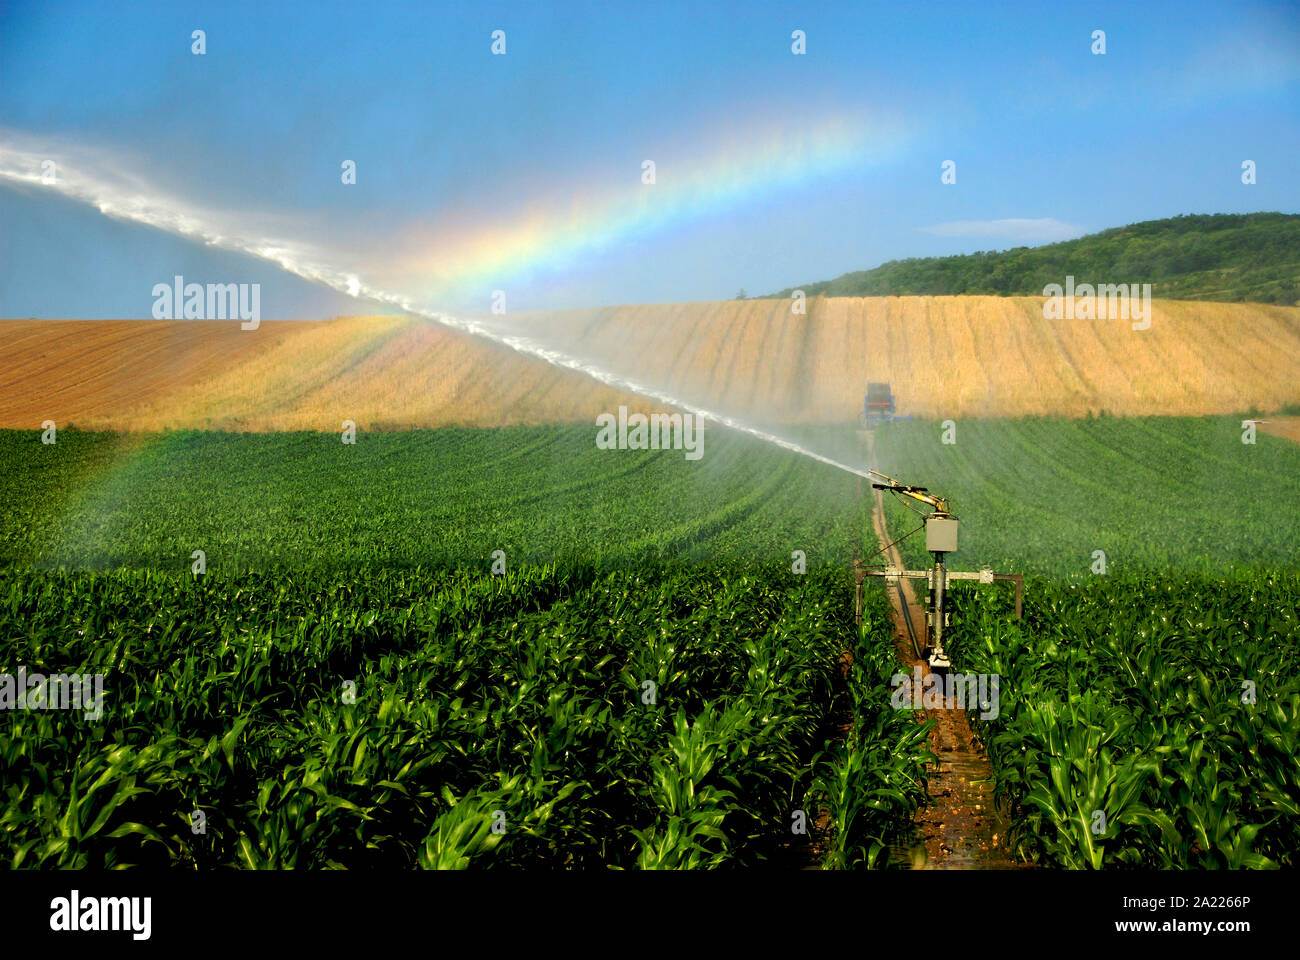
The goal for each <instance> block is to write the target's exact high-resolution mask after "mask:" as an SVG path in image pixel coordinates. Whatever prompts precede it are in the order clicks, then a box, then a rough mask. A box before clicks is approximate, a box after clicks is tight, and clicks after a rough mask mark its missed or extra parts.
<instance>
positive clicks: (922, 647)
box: [853, 469, 1025, 670]
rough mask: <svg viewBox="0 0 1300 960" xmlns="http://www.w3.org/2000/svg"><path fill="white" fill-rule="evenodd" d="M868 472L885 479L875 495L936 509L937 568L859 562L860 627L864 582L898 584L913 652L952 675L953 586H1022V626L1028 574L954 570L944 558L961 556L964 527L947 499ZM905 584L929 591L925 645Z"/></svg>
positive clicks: (930, 523)
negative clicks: (920, 584)
mask: <svg viewBox="0 0 1300 960" xmlns="http://www.w3.org/2000/svg"><path fill="white" fill-rule="evenodd" d="M867 472H868V473H870V474H871V475H872V476H873V477H878V478H879V480H878V481H873V482H872V484H871V486H872V487H874V488H875V489H877V490H888V491H890V492H891V493H894V494H895V495H898V496H905V497H909V498H911V499H913V500H916V501H918V502H920V503H924V504H926V505H927V506H929V507H931V512H930V513H929V514H928V515H924V517H925V522H924V524H923V526H924V528H925V548H926V550H927V551H929V553H930V556H931V557H933V558H934V564H933V566H931V567H930V568H929V569H928V570H906V569H902V568H899V567H896V566H894V565H892V564H889V563H886V564H885V565H883V566H867V565H866V564H864V563H863V562H862V561H861V560H854V561H853V572H854V580H855V587H856V597H855V608H854V611H855V619H856V621H857V623H858V624H859V625H860V624H861V623H862V584H863V582H864V581H865V580H866V578H867V577H884V578H885V583H886V584H887V585H888V584H891V583H892V584H894V587H895V589H897V590H898V594H899V601H900V602H901V603H902V607H903V616H904V621H905V622H906V623H907V629H908V633H909V634H910V635H911V639H912V650H913V651H914V652H915V653H916V656H917V659H919V660H927V661H928V662H929V665H930V669H931V670H947V669H948V668H950V667H951V666H952V663H951V661H950V660H949V659H948V654H947V653H946V652H945V651H944V648H943V630H944V627H946V626H949V624H950V622H951V616H952V614H951V612H950V611H948V610H947V609H945V604H944V600H945V599H946V597H947V594H948V584H949V583H950V582H951V581H953V580H975V581H978V582H979V583H993V582H994V581H996V580H1010V581H1012V582H1013V583H1015V585H1016V619H1017V620H1019V619H1020V618H1021V611H1022V609H1023V596H1024V585H1025V577H1024V574H1021V573H994V572H993V570H992V569H991V568H989V567H985V568H983V569H981V570H949V569H948V568H947V565H946V564H945V563H944V557H945V555H946V554H949V553H955V552H956V550H957V525H958V521H957V518H956V517H955V516H953V514H952V513H951V512H950V511H949V509H948V500H947V498H946V497H938V496H935V495H933V494H931V493H929V492H928V491H927V489H926V488H925V487H918V486H915V485H913V484H907V483H903V482H901V481H899V480H895V479H894V478H893V477H891V476H888V475H886V474H883V473H881V472H880V471H879V470H870V469H869V470H868V471H867ZM920 530H921V527H917V528H916V530H913V531H911V532H910V533H906V534H904V535H903V536H901V537H899V538H898V539H897V540H894V541H892V542H891V543H889V544H886V545H885V546H884V547H882V548H881V549H880V550H879V551H878V552H877V553H876V554H875V556H879V555H880V554H881V553H884V552H885V551H886V550H888V549H889V548H890V547H892V546H894V545H895V544H898V543H901V542H902V541H904V540H906V539H907V538H908V537H910V536H912V535H913V534H915V533H918V532H919V531H920ZM903 579H908V580H925V581H926V583H927V586H928V590H927V593H926V603H925V627H926V636H925V637H922V638H921V641H920V642H919V643H918V640H917V636H916V634H915V632H914V630H913V628H912V618H911V617H910V616H908V615H907V599H906V597H904V596H903V590H902V586H901V584H900V581H901V580H903Z"/></svg>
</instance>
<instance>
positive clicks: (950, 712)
mask: <svg viewBox="0 0 1300 960" xmlns="http://www.w3.org/2000/svg"><path fill="white" fill-rule="evenodd" d="M868 449H869V450H870V439H868ZM872 462H874V460H873V461H872ZM872 493H873V495H874V505H873V508H872V512H871V520H872V525H873V526H874V528H875V532H876V538H877V540H879V542H880V546H881V547H884V546H885V544H887V543H889V542H890V539H891V538H890V536H889V531H888V529H887V526H886V523H885V508H884V500H883V494H882V493H881V492H880V491H879V490H873V491H872ZM886 557H887V559H888V562H889V563H890V565H891V566H895V567H898V568H900V569H901V568H902V567H903V566H904V564H903V559H902V556H901V555H900V554H899V551H898V548H897V547H896V546H893V547H890V548H889V549H888V550H887V551H886ZM900 582H901V585H902V589H903V595H904V597H905V599H906V606H904V604H903V603H902V602H901V601H900V600H899V597H898V593H897V591H896V590H894V589H889V590H888V591H887V594H888V596H889V600H890V605H891V608H892V610H893V618H894V638H895V642H896V646H897V650H898V658H899V660H900V661H902V662H903V663H904V664H905V665H906V669H907V672H908V673H909V674H910V673H913V671H914V670H916V668H918V667H919V668H920V669H921V676H922V677H923V678H924V677H928V676H931V675H932V674H931V671H930V668H929V665H928V664H927V663H926V662H925V661H924V660H921V659H918V658H917V656H916V654H915V653H914V652H913V650H912V642H911V638H910V635H909V633H908V629H907V620H906V619H905V618H908V617H910V618H911V623H912V629H913V630H915V631H916V633H917V635H918V636H920V637H924V636H925V632H924V631H925V608H924V606H923V604H922V603H921V602H920V601H918V600H917V598H916V591H915V590H914V589H913V587H912V582H911V581H910V580H902V581H900ZM931 718H933V719H934V720H935V721H936V725H935V728H934V730H932V731H931V733H930V748H931V749H932V750H933V751H934V752H935V754H936V755H937V756H938V757H939V762H938V763H937V764H936V765H935V766H934V767H933V768H932V769H931V770H929V771H928V777H929V781H928V784H927V792H928V794H929V801H928V802H927V803H926V805H925V806H923V807H922V808H921V809H920V810H919V811H918V812H917V815H916V837H915V842H916V843H918V844H920V845H921V846H923V847H924V850H925V858H924V860H923V861H920V862H917V861H919V860H920V858H915V857H914V858H913V865H914V867H915V868H916V869H923V870H963V869H965V870H1008V869H1017V868H1022V867H1024V866H1026V865H1025V864H1023V863H1020V862H1017V861H1014V860H1012V859H1011V858H1010V855H1009V853H1008V851H1007V850H1006V849H1005V848H1003V847H1000V846H999V844H1000V843H1003V842H1004V838H1005V837H1006V823H1005V819H1004V818H1003V817H1002V816H1001V815H1000V813H999V811H998V810H997V808H996V805H995V802H994V796H993V786H992V783H991V782H990V778H991V777H992V768H991V767H990V766H989V761H988V758H987V757H986V756H985V755H984V750H983V747H982V746H981V745H980V743H979V740H978V739H977V738H976V737H975V735H974V734H973V733H972V731H971V727H970V722H969V720H968V719H967V717H966V711H965V710H961V709H942V710H929V711H925V713H924V719H931Z"/></svg>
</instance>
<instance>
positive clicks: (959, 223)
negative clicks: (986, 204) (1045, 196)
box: [917, 217, 1084, 244]
mask: <svg viewBox="0 0 1300 960" xmlns="http://www.w3.org/2000/svg"><path fill="white" fill-rule="evenodd" d="M917 229H919V230H921V231H922V232H923V233H932V234H934V235H935V236H936V237H988V238H991V239H997V240H1009V241H1011V242H1013V243H1016V244H1030V243H1055V242H1056V241H1058V240H1073V239H1074V238H1075V237H1081V236H1083V234H1084V230H1083V229H1082V228H1081V227H1076V226H1074V225H1072V224H1069V223H1062V222H1061V221H1060V220H1053V219H1052V218H1051V217H1041V218H1039V219H1037V220H1030V219H1024V218H1017V219H1011V220H954V221H952V222H951V223H937V224H935V225H934V226H932V227H918V228H917Z"/></svg>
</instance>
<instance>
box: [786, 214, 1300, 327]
mask: <svg viewBox="0 0 1300 960" xmlns="http://www.w3.org/2000/svg"><path fill="white" fill-rule="evenodd" d="M1066 275H1072V276H1074V277H1075V278H1076V279H1077V280H1079V281H1087V282H1104V283H1134V282H1138V283H1150V284H1152V286H1153V291H1152V292H1153V295H1154V296H1157V297H1162V298H1165V299H1174V300H1213V301H1253V302H1257V303H1278V304H1295V303H1297V302H1300V215H1295V214H1282V213H1251V214H1240V215H1238V214H1214V215H1200V214H1196V215H1190V216H1181V217H1172V218H1169V219H1166V220H1148V221H1145V222H1143V223H1135V224H1131V225H1129V226H1127V227H1117V228H1115V229H1112V230H1103V231H1102V232H1101V233H1094V234H1090V235H1088V236H1086V237H1079V238H1078V239H1076V240H1066V241H1064V242H1061V243H1052V244H1048V245H1046V246H1042V247H1016V248H1014V249H1012V250H1003V251H1000V252H986V253H972V254H966V255H963V256H955V257H922V258H913V259H908V260H891V261H889V262H888V263H885V264H881V265H880V266H878V267H876V268H874V269H871V270H859V271H856V272H853V273H846V274H844V275H843V276H840V277H836V278H835V279H834V280H823V281H820V282H818V283H808V284H804V285H802V286H801V287H799V288H798V289H801V290H803V291H804V293H805V294H807V295H808V296H814V295H817V294H821V295H825V296H831V297H880V296H906V295H926V294H931V295H938V296H948V295H959V294H996V295H1000V296H1041V295H1042V292H1043V288H1044V287H1045V286H1046V285H1047V284H1049V283H1064V282H1065V277H1066ZM794 289H795V288H793V287H791V288H789V289H787V290H783V291H781V292H780V293H777V294H773V296H775V297H788V296H790V295H791V293H792V292H793V290H794Z"/></svg>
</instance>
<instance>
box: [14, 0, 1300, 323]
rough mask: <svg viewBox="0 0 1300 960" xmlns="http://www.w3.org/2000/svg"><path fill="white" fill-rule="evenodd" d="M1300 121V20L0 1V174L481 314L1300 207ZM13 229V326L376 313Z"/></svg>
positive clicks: (128, 236)
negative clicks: (168, 301)
mask: <svg viewBox="0 0 1300 960" xmlns="http://www.w3.org/2000/svg"><path fill="white" fill-rule="evenodd" d="M194 29H203V30H205V31H206V42H207V53H206V54H205V55H203V56H195V55H193V54H192V53H191V39H190V36H191V32H192V31H193V30H194ZM495 29H501V30H504V31H505V32H506V42H507V53H506V55H505V56H499V57H498V56H493V55H492V54H491V51H490V44H491V36H490V35H491V33H492V31H493V30H495ZM795 29H801V30H803V31H805V33H806V36H807V53H806V54H805V55H803V56H794V55H793V54H792V53H791V50H790V44H791V39H790V34H791V31H793V30H795ZM1097 29H1101V30H1104V31H1105V32H1106V47H1107V50H1106V54H1105V55H1104V56H1095V55H1093V54H1092V53H1091V51H1090V46H1091V43H1092V41H1091V34H1092V31H1094V30H1097ZM1297 117H1300V5H1297V4H1223V3H1218V4H1197V3H1176V4H1143V5H1137V6H1136V7H1135V5H1131V4H1083V5H1072V6H1070V7H1069V8H1068V9H1062V8H1058V7H1057V5H1055V4H1044V3H1026V4H964V3H962V4H939V5H934V4H920V3H916V4H911V3H909V4H858V3H854V4H848V3H846V4H805V3H798V4H794V3H790V4H762V3H757V4H754V3H746V4H727V3H709V4H703V3H701V4H668V3H644V4H636V5H633V4H577V3H562V4H541V3H517V4H490V3H489V4H473V3H465V4H396V3H393V4H382V3H376V4H365V5H362V4H351V3H348V4H330V3H310V4H308V3H301V4H298V3H291V4H275V3H254V4H239V3H223V4H186V3H168V4H131V3H124V4H113V5H104V4H59V3H31V4H27V3H12V4H9V5H6V6H3V7H0V149H3V147H4V145H5V143H6V141H8V142H9V143H10V144H13V143H21V144H22V145H23V149H24V151H25V153H24V156H26V157H28V158H30V157H32V156H37V155H41V152H42V151H48V152H50V153H51V154H52V155H53V154H55V153H57V155H58V156H60V158H62V157H63V156H64V153H62V152H58V151H70V154H69V155H72V156H77V157H80V158H82V160H84V164H86V165H87V166H85V167H83V169H91V170H106V171H111V172H112V173H113V177H114V183H115V184H116V185H117V188H119V189H120V188H121V185H122V184H123V183H125V182H129V183H131V184H134V185H135V186H133V187H132V188H131V189H136V188H137V187H138V189H139V190H142V191H158V192H159V193H160V194H161V195H165V196H166V197H170V198H180V199H181V200H183V202H184V203H185V204H187V205H190V206H192V207H193V208H195V209H198V210H202V211H206V212H207V213H209V214H211V216H213V217H214V218H215V222H217V223H219V225H220V227H221V229H220V230H219V231H218V232H220V233H222V234H223V235H224V234H225V233H227V232H228V230H229V229H230V228H233V226H234V225H241V226H242V225H244V224H249V225H251V226H249V227H248V229H249V230H250V231H251V232H252V233H255V234H256V235H257V236H259V237H261V236H274V237H277V238H284V237H289V238H293V239H294V240H295V242H296V241H298V240H301V242H302V243H303V244H305V245H311V246H312V247H313V251H312V255H313V256H315V255H319V257H320V258H321V262H327V263H328V264H329V265H330V266H331V268H338V269H339V270H340V271H354V272H355V273H357V274H358V275H360V276H361V277H362V278H363V279H364V280H366V281H367V282H370V281H371V279H372V278H374V279H373V282H374V284H375V285H377V286H379V287H381V288H382V289H385V290H392V291H396V292H398V293H402V294H410V295H412V296H416V297H419V298H420V300H421V302H425V303H429V304H432V305H435V306H440V307H445V308H446V309H469V310H473V309H486V308H487V306H488V303H489V299H490V296H491V292H492V290H494V289H504V290H507V291H508V293H509V296H510V306H511V308H512V309H527V308H530V307H536V308H554V307H566V306H589V305H596V304H613V303H628V302H668V301H677V300H708V299H720V298H729V297H731V296H733V295H734V294H735V292H736V291H737V289H739V288H741V287H744V288H746V289H747V290H749V292H750V293H761V292H769V291H772V290H776V289H780V288H782V287H786V286H789V285H792V284H796V283H799V282H805V281H812V280H820V279H828V278H830V277H833V276H835V275H838V274H839V273H842V272H844V271H846V270H853V269H862V268H866V267H870V266H874V265H876V264H878V263H881V262H883V261H885V260H889V259H894V258H899V257H906V256H918V255H934V254H947V253H957V252H967V251H971V250H982V249H1001V248H1005V247H1009V246H1014V245H1017V244H1018V243H1022V242H1029V243H1036V242H1042V240H1044V239H1048V238H1052V237H1056V236H1069V235H1077V234H1079V233H1083V232H1091V231H1094V230H1099V229H1105V228H1107V227H1111V226H1117V225H1120V224H1124V223H1129V222H1133V221H1137V220H1143V219H1151V218H1154V217H1163V216H1171V215H1174V214H1178V213H1205V212H1213V213H1219V212H1246V211H1253V210H1281V211H1285V212H1297V211H1300V189H1298V188H1297V182H1298V178H1300V163H1298V161H1297V157H1300V126H1298V123H1297ZM844 125H847V127H848V128H849V129H851V131H853V134H852V137H851V138H850V139H849V141H848V142H849V143H850V144H851V146H850V147H849V148H847V149H846V148H843V147H838V148H835V149H831V150H830V151H829V153H828V152H826V151H820V152H819V150H817V149H809V150H807V151H806V153H807V155H808V156H809V157H810V158H811V159H812V161H815V162H809V163H808V164H806V165H805V164H802V163H800V164H796V165H795V166H794V168H793V169H780V156H779V155H774V154H773V150H774V146H773V145H774V144H776V145H777V148H775V149H776V152H777V154H779V153H780V152H781V145H784V144H789V145H790V149H791V150H792V151H794V150H795V149H796V147H797V144H798V143H799V142H801V138H802V137H803V135H804V134H803V132H802V131H810V130H822V131H825V130H828V129H832V128H833V129H835V130H839V129H840V128H841V127H842V126H844ZM854 137H856V138H858V139H853V138H854ZM837 142H838V141H837ZM859 143H860V144H862V148H861V149H858V147H857V146H856V144H859ZM645 158H657V159H656V163H657V164H659V177H660V182H659V184H657V185H655V186H654V187H653V188H652V190H650V191H647V188H646V186H645V185H644V184H643V183H642V182H641V180H640V174H641V168H640V165H641V163H642V160H643V159H645ZM344 159H350V160H353V161H355V162H356V164H357V182H356V184H355V185H348V186H345V185H343V184H341V183H340V175H339V174H340V163H341V161H342V160H344ZM948 159H951V160H953V161H955V162H956V164H957V183H956V184H955V185H952V186H946V185H943V184H942V183H941V182H940V172H941V171H940V165H941V163H942V162H943V161H944V160H948ZM1243 159H1251V160H1254V161H1255V162H1256V164H1257V169H1258V182H1257V183H1256V184H1255V185H1253V186H1245V185H1243V184H1242V183H1241V180H1240V166H1241V161H1242V160H1243ZM101 179H102V178H101ZM688 182H690V183H692V184H693V185H692V186H691V187H690V188H689V189H687V188H684V187H683V186H682V184H684V183H688ZM673 191H677V193H676V194H674V192H673ZM656 205H659V206H656ZM629 209H635V210H638V211H644V212H645V217H644V219H638V216H639V215H635V216H629V214H628V212H627V211H628V210H629ZM997 221H1032V223H1027V224H1026V223H1019V224H1011V225H1008V224H1005V223H1004V224H1001V225H999V224H997V223H996V222H997ZM525 222H528V223H531V224H532V226H531V227H529V228H528V229H527V230H526V231H523V232H522V233H521V229H522V228H520V226H519V225H520V224H522V223H525ZM0 223H3V225H4V229H3V231H0V316H41V317H130V316H147V315H148V314H149V311H150V308H151V305H152V296H151V290H152V287H153V285H154V284H155V283H157V282H159V281H170V279H171V277H172V276H173V275H174V274H177V273H180V274H183V275H185V276H186V278H187V280H197V281H199V282H205V281H217V282H259V283H261V284H262V287H263V292H262V308H263V316H265V317H267V318H275V317H321V316H329V315H333V314H337V313H356V312H372V311H375V310H376V309H378V308H376V307H374V306H372V305H369V304H365V303H361V302H358V301H356V300H353V299H351V298H349V297H347V296H345V295H343V294H341V293H339V292H337V291H335V290H331V289H327V288H325V287H321V286H317V285H314V284H312V283H309V282H308V281H306V280H303V279H301V278H297V277H293V276H290V275H288V274H286V273H284V272H283V271H282V270H280V269H279V268H278V267H276V266H275V265H273V264H271V263H268V262H266V261H265V260H260V259H257V258H256V257H252V256H248V255H247V254H246V253H240V252H231V251H227V250H222V249H219V245H204V244H200V243H195V242H193V241H192V240H189V239H185V238H183V237H180V236H176V235H173V234H169V233H167V232H164V231H162V230H159V229H155V228H154V227H150V226H145V225H142V224H140V223H136V222H124V221H122V220H120V219H114V218H112V217H109V216H105V215H104V214H103V213H101V212H100V211H99V210H97V209H95V208H94V207H93V206H90V205H87V204H86V203H83V202H79V201H78V200H76V199H74V198H72V197H69V196H66V195H63V194H61V193H59V192H57V191H52V190H48V189H42V188H40V187H36V186H31V185H22V184H17V183H15V182H13V181H12V180H9V181H7V180H5V179H4V178H2V177H0ZM952 224H963V225H964V226H959V227H954V226H951V225H952ZM259 231H260V232H259ZM497 238H516V239H518V241H519V243H520V244H521V246H520V247H519V249H520V250H521V251H522V252H521V254H520V256H519V257H518V258H517V259H515V260H512V259H510V257H509V256H508V255H506V256H504V258H498V257H496V256H494V250H495V247H496V240H497ZM246 246H247V245H246ZM501 249H502V250H507V251H508V250H511V249H514V248H513V247H509V246H504V245H503V246H501ZM466 251H473V255H472V256H471V254H470V253H467V252H466ZM557 251H558V252H557ZM460 256H465V257H467V258H469V259H468V260H467V261H466V262H467V263H469V264H470V265H471V266H473V267H474V269H473V270H468V269H467V270H465V271H463V272H461V271H460V267H459V266H458V264H460V262H461V261H460V260H459V259H456V258H457V257H460ZM499 261H500V262H499ZM448 264H457V266H449V265H448Z"/></svg>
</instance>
